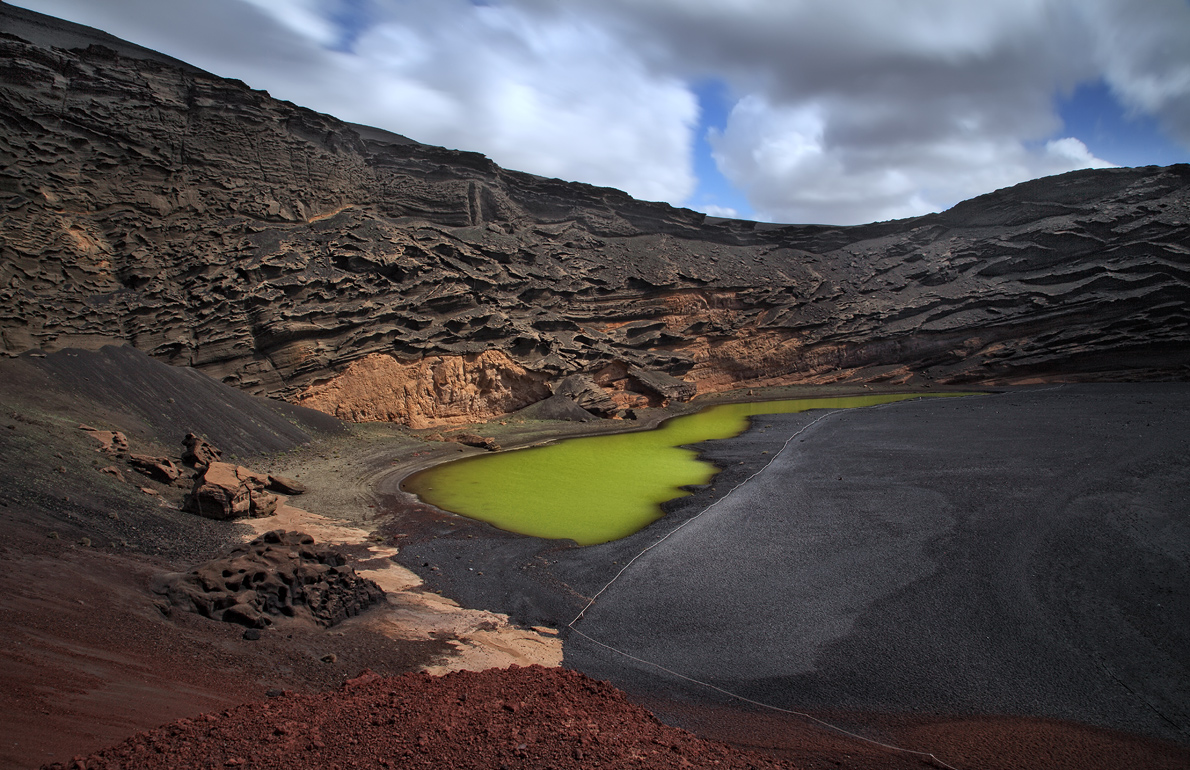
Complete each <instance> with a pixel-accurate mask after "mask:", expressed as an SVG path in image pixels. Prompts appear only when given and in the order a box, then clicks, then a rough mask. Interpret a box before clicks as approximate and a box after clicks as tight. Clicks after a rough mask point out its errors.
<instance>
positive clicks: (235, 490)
mask: <svg viewBox="0 0 1190 770" xmlns="http://www.w3.org/2000/svg"><path fill="white" fill-rule="evenodd" d="M268 486H269V477H268V476H266V475H261V474H259V473H253V472H252V471H250V470H248V469H247V468H245V467H244V466H242V465H231V464H230V463H220V462H213V463H211V464H210V465H208V466H207V467H206V469H204V470H203V472H202V474H201V475H199V476H198V477H197V478H196V479H195V480H194V489H193V490H192V491H191V492H190V495H189V496H188V497H187V498H186V503H185V509H186V510H187V511H190V512H191V513H197V514H198V515H199V516H205V517H206V518H208V519H219V520H227V519H241V518H245V517H251V518H260V517H263V516H271V515H272V514H273V512H274V511H276V510H277V503H278V499H277V496H276V495H274V494H270V493H269V492H266V491H265V489H266V488H267V487H268Z"/></svg>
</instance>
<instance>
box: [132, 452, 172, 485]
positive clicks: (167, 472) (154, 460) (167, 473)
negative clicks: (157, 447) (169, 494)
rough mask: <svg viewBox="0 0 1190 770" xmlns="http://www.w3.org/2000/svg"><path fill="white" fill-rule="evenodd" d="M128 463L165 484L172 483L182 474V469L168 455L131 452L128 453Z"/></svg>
mask: <svg viewBox="0 0 1190 770" xmlns="http://www.w3.org/2000/svg"><path fill="white" fill-rule="evenodd" d="M128 464H129V465H131V466H132V467H133V468H134V469H136V470H138V471H140V472H141V473H143V474H145V475H146V476H148V477H149V478H152V479H156V480H157V481H160V482H162V483H163V484H171V483H173V482H174V481H176V480H177V479H178V478H180V477H181V475H182V469H181V468H179V467H178V464H177V463H175V462H174V461H173V460H171V459H169V458H168V457H154V456H152V455H138V454H131V455H128Z"/></svg>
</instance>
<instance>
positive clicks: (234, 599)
mask: <svg viewBox="0 0 1190 770" xmlns="http://www.w3.org/2000/svg"><path fill="white" fill-rule="evenodd" d="M158 582H159V585H158V586H157V587H156V589H155V590H156V591H157V593H159V594H161V595H163V596H165V597H166V598H167V599H168V600H169V602H170V604H172V605H173V606H175V607H179V608H181V609H183V610H189V611H192V612H197V613H199V614H201V615H204V616H206V617H208V618H216V619H219V620H223V621H226V622H228V623H238V624H240V625H242V626H248V627H250V628H264V627H266V626H269V625H272V624H273V622H274V618H281V617H288V618H295V617H296V618H304V619H306V620H308V621H311V622H314V623H317V624H318V625H321V626H333V625H335V624H336V623H340V622H342V621H343V620H346V619H347V618H349V617H351V616H354V615H358V614H359V613H360V612H363V611H364V610H366V609H367V608H368V607H370V606H372V605H373V604H375V603H377V602H379V601H381V600H382V599H383V598H384V591H382V590H381V589H380V586H378V585H376V584H375V583H373V582H372V581H371V580H368V579H366V578H362V577H360V576H359V575H357V574H355V570H354V569H352V568H351V567H349V566H347V560H346V559H345V558H344V557H343V555H342V554H340V553H338V552H336V551H334V550H332V549H329V548H326V547H325V546H324V547H321V548H319V547H315V544H314V538H312V537H310V536H309V535H307V534H304V533H301V532H285V531H283V530H275V531H272V532H266V533H265V534H263V535H261V536H260V537H258V538H256V539H255V540H253V541H252V542H251V543H248V544H247V545H244V546H240V547H239V548H236V549H234V550H232V551H231V553H229V554H227V555H226V556H223V557H221V558H218V559H213V560H212V561H209V562H207V563H206V564H202V565H200V566H198V567H195V568H194V569H193V570H191V571H190V572H186V573H170V574H166V575H163V576H161V577H160V578H159V581H158Z"/></svg>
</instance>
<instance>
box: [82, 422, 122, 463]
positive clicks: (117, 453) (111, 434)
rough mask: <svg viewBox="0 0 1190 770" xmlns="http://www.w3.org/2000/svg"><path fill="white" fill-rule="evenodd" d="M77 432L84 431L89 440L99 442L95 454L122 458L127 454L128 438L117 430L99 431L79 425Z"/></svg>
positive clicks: (88, 426)
mask: <svg viewBox="0 0 1190 770" xmlns="http://www.w3.org/2000/svg"><path fill="white" fill-rule="evenodd" d="M79 430H85V431H86V432H87V434H88V435H90V436H91V438H93V439H95V440H96V441H98V442H99V449H97V450H95V451H97V452H103V453H104V454H109V455H112V456H113V457H122V456H124V455H126V454H128V437H127V436H125V435H124V434H123V433H121V432H120V431H118V430H99V429H98V428H92V427H91V426H90V425H80V426H79Z"/></svg>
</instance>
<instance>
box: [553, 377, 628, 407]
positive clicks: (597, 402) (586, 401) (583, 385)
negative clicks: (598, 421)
mask: <svg viewBox="0 0 1190 770" xmlns="http://www.w3.org/2000/svg"><path fill="white" fill-rule="evenodd" d="M554 395H555V396H563V397H565V398H568V399H570V400H571V401H573V402H574V403H576V404H578V405H579V407H581V408H583V409H585V410H586V411H588V412H594V413H595V414H599V415H610V414H615V412H616V411H617V409H619V407H618V406H617V405H616V402H615V401H614V400H613V399H612V397H611V396H610V395H608V393H607V391H605V390H604V389H603V388H601V387H600V386H599V385H598V384H596V382H595V380H593V379H592V378H591V376H590V375H587V374H572V375H570V376H569V377H567V378H566V379H564V380H562V381H561V382H559V383H558V384H557V385H555V386H554Z"/></svg>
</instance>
